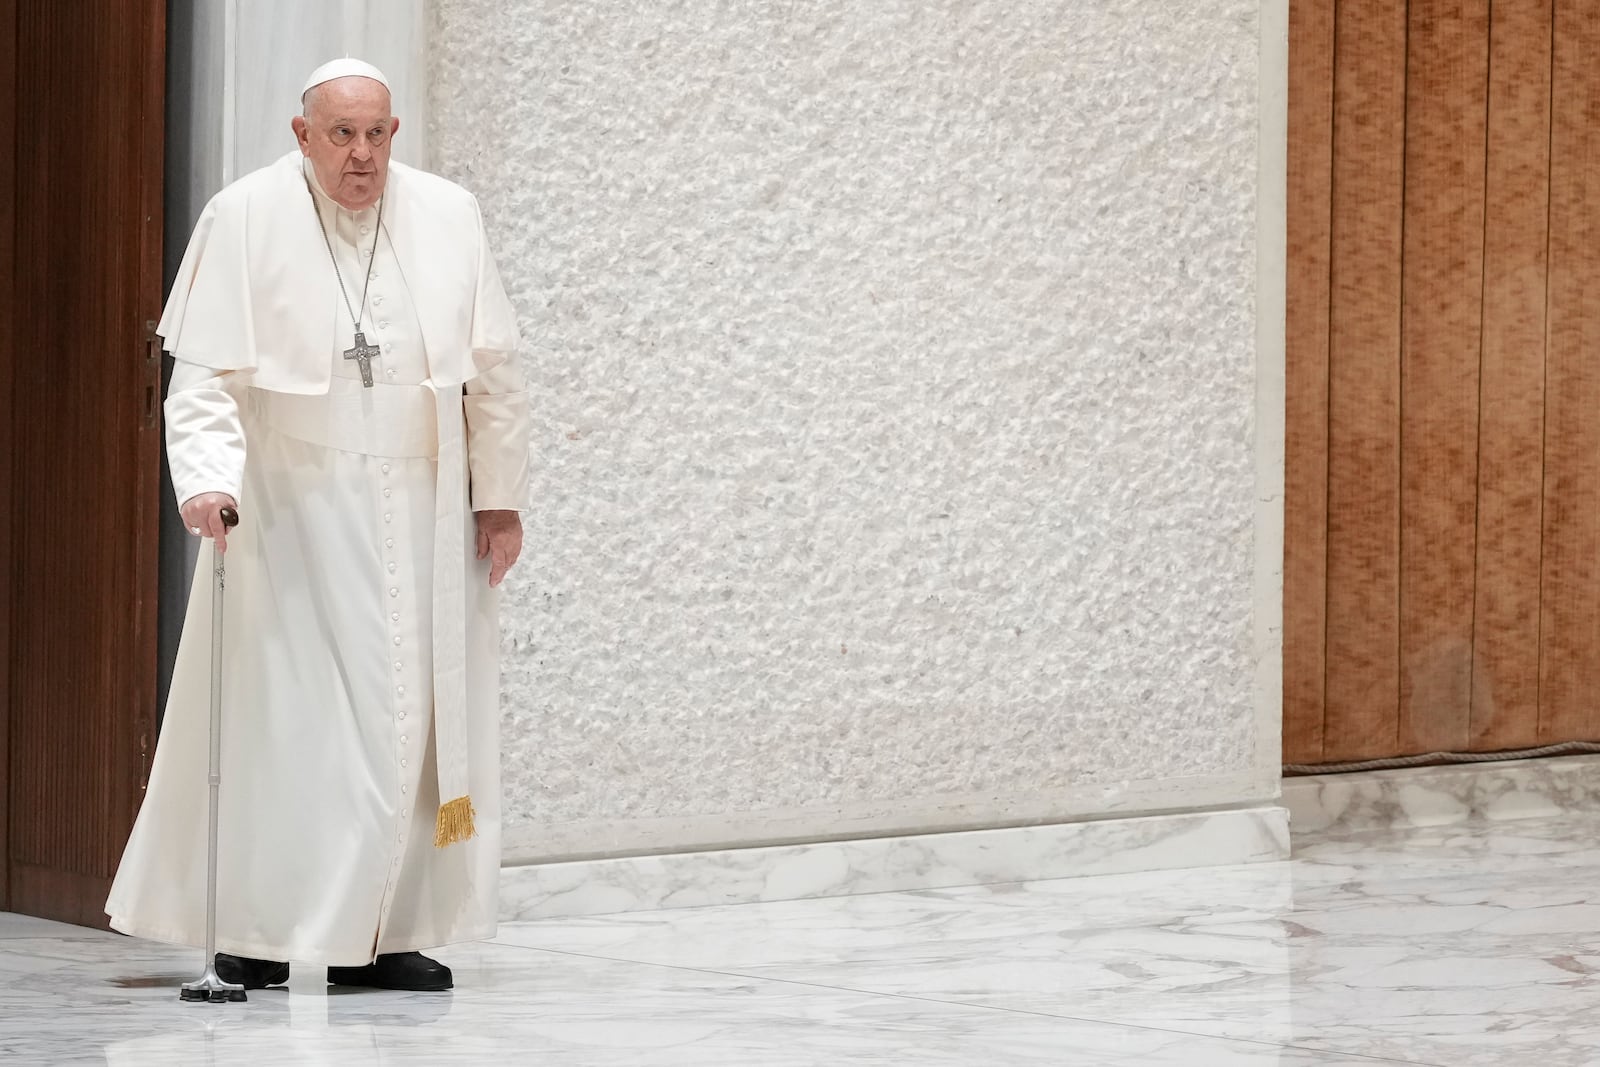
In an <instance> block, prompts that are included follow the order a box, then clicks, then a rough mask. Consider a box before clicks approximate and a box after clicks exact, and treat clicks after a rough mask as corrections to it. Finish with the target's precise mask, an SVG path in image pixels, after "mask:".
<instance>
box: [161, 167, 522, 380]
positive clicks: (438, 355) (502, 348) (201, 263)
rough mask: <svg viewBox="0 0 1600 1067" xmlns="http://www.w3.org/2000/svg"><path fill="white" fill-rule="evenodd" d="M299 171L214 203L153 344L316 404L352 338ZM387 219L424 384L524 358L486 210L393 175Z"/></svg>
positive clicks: (457, 193)
mask: <svg viewBox="0 0 1600 1067" xmlns="http://www.w3.org/2000/svg"><path fill="white" fill-rule="evenodd" d="M301 160H302V156H301V154H300V152H299V151H293V152H290V153H288V154H287V155H285V156H283V157H282V158H281V159H279V160H278V161H277V162H275V163H273V164H271V165H269V166H266V167H263V168H261V169H260V170H257V171H254V172H252V173H250V174H247V175H245V176H244V177H243V178H241V179H239V180H238V181H236V182H234V183H233V184H232V185H230V186H228V187H227V188H226V189H223V190H222V191H221V192H219V193H218V194H217V195H216V196H214V197H212V199H211V202H210V203H209V204H207V205H206V208H205V211H204V212H202V213H201V215H200V221H199V222H198V223H197V224H196V225H195V230H194V235H193V236H192V237H191V238H190V239H189V248H188V250H187V251H186V252H185V253H184V256H183V263H182V265H181V266H180V267H179V268H178V276H177V278H176V279H175V280H174V281H173V285H172V293H171V295H170V296H169V297H168V298H167V306H166V310H165V312H164V313H163V314H162V316H161V322H160V324H159V325H158V326H157V327H156V332H157V333H159V334H160V335H161V337H162V338H163V341H164V347H165V348H166V350H167V351H169V352H171V353H172V354H173V355H174V356H176V357H177V358H178V359H181V360H184V361H186V362H189V363H196V364H199V365H201V366H205V367H214V368H216V369H218V370H234V371H244V372H249V373H250V374H251V375H252V377H251V384H252V385H255V386H258V387H260V388H263V389H270V390H273V391H276V392H283V393H309V394H321V393H326V392H327V391H328V385H329V379H330V378H331V376H332V368H333V359H332V357H333V356H335V355H337V350H340V349H343V348H346V347H348V346H349V345H350V343H351V338H350V337H348V336H344V335H345V334H348V332H349V329H350V327H349V325H348V323H347V322H346V319H347V313H346V312H345V310H344V305H343V300H342V298H341V296H340V293H339V282H338V279H337V278H336V277H335V275H334V270H333V265H332V263H331V262H330V260H329V257H328V252H327V249H326V247H325V246H324V244H323V236H322V230H321V228H320V227H319V225H318V223H317V214H316V209H315V207H314V205H313V201H312V196H311V192H310V190H309V189H308V188H307V186H306V181H305V177H304V174H303V171H302V170H301V166H302V164H301ZM383 214H384V221H383V224H384V228H385V229H386V230H387V231H388V233H389V236H390V239H391V240H392V241H393V244H394V250H395V255H396V258H397V259H398V260H399V262H400V269H401V272H402V273H403V274H404V275H405V282H406V287H407V289H409V290H410V292H411V296H412V299H413V300H414V302H415V305H416V309H417V317H418V319H419V320H420V322H421V327H422V339H423V344H424V345H425V347H426V348H427V355H428V368H429V373H430V379H429V384H431V385H432V386H433V387H434V388H436V389H441V388H448V387H451V386H458V385H460V384H462V383H463V382H466V381H468V380H470V379H472V378H475V377H477V376H478V375H479V374H482V373H483V372H484V371H487V370H490V369H491V368H493V367H495V366H498V365H499V364H500V363H502V362H504V361H505V360H506V359H507V358H508V357H509V356H510V355H511V353H513V352H515V351H516V349H517V343H518V338H517V325H516V314H515V312H514V311H513V310H512V307H511V303H510V301H509V300H507V298H506V293H505V288H504V286H503V285H502V284H501V281H500V275H499V272H498V271H496V270H495V266H494V259H493V257H492V256H491V255H490V253H489V247H488V241H487V240H486V239H485V236H484V230H483V219H482V215H481V214H480V212H479V210H478V202H477V200H476V199H475V198H474V197H473V196H472V194H471V193H469V192H467V191H466V190H465V189H463V188H461V187H460V186H458V185H455V184H454V183H452V182H449V181H446V180H445V179H443V178H440V177H437V176H436V175H432V174H428V173H427V172H425V171H420V170H415V169H413V168H411V167H407V166H404V165H403V164H400V163H391V164H390V165H389V177H388V183H387V187H386V188H385V190H384V205H383ZM347 284H348V283H347Z"/></svg>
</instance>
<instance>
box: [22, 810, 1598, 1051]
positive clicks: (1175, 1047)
mask: <svg viewBox="0 0 1600 1067" xmlns="http://www.w3.org/2000/svg"><path fill="white" fill-rule="evenodd" d="M1597 841H1600V813H1597V814H1593V815H1590V814H1569V815H1565V816H1562V817H1560V818H1558V819H1548V820H1521V821H1514V822H1505V823H1494V824H1483V823H1478V824H1457V825H1454V826H1446V827H1436V828H1421V829H1416V828H1414V829H1407V830H1404V831H1385V830H1365V831H1360V832H1349V833H1343V834H1330V835H1326V836H1323V837H1320V838H1318V839H1317V840H1316V841H1314V842H1312V843H1305V842H1302V843H1300V844H1299V845H1298V847H1297V850H1296V856H1295V858H1294V859H1293V860H1292V861H1290V862H1287V863H1275V864H1256V865H1251V866H1243V867H1220V868H1211V869H1205V870H1192V871H1162V872H1156V873H1149V874H1136V875H1115V876H1105V877H1097V878H1083V879H1074V880H1068V881H1052V882H1032V883H1026V884H1016V885H1002V886H986V887H981V888H970V889H950V890H939V891H928V892H915V893H888V894H881V895H876V896H862V897H852V898H840V899H831V900H810V901H799V902H792V903H776V904H752V905H741V906H733V907H715V908H700V909H692V910H681V911H669V912H651V913H640V914H631V915H620V916H611V917H601V918H588V919H560V920H557V919H552V920H544V921H539V922H526V923H518V924H515V925H510V926H506V927H503V928H502V931H501V936H500V937H499V938H498V939H497V940H495V941H493V942H490V943H485V944H480V945H473V946H465V947H458V948H454V949H449V950H444V951H441V952H440V953H438V955H439V956H440V957H441V958H443V959H444V960H445V961H446V962H448V963H450V964H451V965H452V966H453V967H454V968H455V971H456V981H457V987H458V988H457V989H456V991H455V992H454V993H453V994H433V995H424V994H401V993H381V992H339V991H331V990H329V989H328V987H327V986H325V985H324V984H323V983H322V981H321V979H322V974H321V972H320V970H317V969H313V968H299V969H297V972H296V974H295V975H294V978H293V980H292V982H291V983H290V985H289V987H288V989H287V990H268V991H263V992H258V993H252V994H251V998H250V1002H249V1003H248V1004H233V1005H187V1004H182V1003H180V1002H179V1001H178V999H177V986H178V984H179V983H180V982H182V981H184V980H186V979H187V978H190V977H192V976H193V974H192V972H193V971H194V970H195V963H196V961H195V959H194V955H195V954H194V953H193V952H192V951H190V950H182V949H173V948H170V947H167V946H164V945H157V944H151V943H148V942H142V941H135V940H130V939H127V938H120V937H115V936H112V935H107V934H100V933H96V932H93V931H87V930H81V929H78V928H74V927H66V926H59V925H55V924H51V923H44V922H40V921H37V920H32V919H23V918H19V917H15V916H0V1062H4V1063H7V1064H10V1063H16V1064H51V1065H54V1064H80V1063H88V1064H99V1063H104V1064H113V1065H139V1067H145V1065H152V1067H154V1065H159V1067H173V1065H191V1064H193V1065H212V1064H230V1065H231V1064H240V1065H244V1064H249V1065H255V1064H330V1065H331V1064H340V1065H359V1064H384V1065H391V1064H419V1065H421V1064H426V1065H449V1064H497V1065H512V1064H538V1065H550V1067H557V1065H562V1067H564V1065H574V1067H579V1065H581V1067H646V1065H658V1064H659V1065H667V1064H673V1065H679V1064H681V1065H691V1064H693V1065H702V1064H739V1065H762V1067H765V1065H771V1067H785V1065H801V1064H806V1065H810V1064H829V1065H834V1064H913V1065H919V1067H920V1065H944V1064H982V1065H992V1064H993V1065H998V1064H1075V1065H1076V1064H1082V1065H1099V1064H1114V1065H1124V1064H1126V1065H1138V1067H1167V1065H1171V1067H1211V1065H1217V1067H1222V1065H1233V1064H1238V1065H1250V1067H1257V1065H1266V1064H1287V1065H1295V1067H1301V1065H1310V1064H1368V1065H1371V1064H1397V1063H1406V1064H1436V1065H1449V1067H1469V1065H1472V1067H1475V1065H1480V1064H1482V1065H1491V1064H1492V1065H1515V1067H1521V1065H1528V1067H1577V1065H1588V1064H1600V979H1597V978H1596V975H1597V973H1600V845H1597V844H1596V842H1597Z"/></svg>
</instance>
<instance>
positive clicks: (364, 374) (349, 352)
mask: <svg viewBox="0 0 1600 1067" xmlns="http://www.w3.org/2000/svg"><path fill="white" fill-rule="evenodd" d="M344 358H345V359H353V360H355V361H356V366H358V367H360V368H361V384H362V385H364V386H366V387H367V388H368V389H371V388H372V361H373V360H374V359H377V358H378V346H377V345H369V344H367V335H366V334H364V333H362V332H361V331H360V330H357V331H356V343H355V344H354V345H353V346H351V347H350V348H347V349H345V350H344Z"/></svg>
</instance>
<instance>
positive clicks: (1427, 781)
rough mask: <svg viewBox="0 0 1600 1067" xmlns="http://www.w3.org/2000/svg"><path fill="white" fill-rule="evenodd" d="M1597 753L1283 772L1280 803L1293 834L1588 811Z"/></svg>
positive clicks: (1598, 779) (1598, 768) (1598, 770)
mask: <svg viewBox="0 0 1600 1067" xmlns="http://www.w3.org/2000/svg"><path fill="white" fill-rule="evenodd" d="M1597 801H1600V756H1556V757H1551V758H1548V759H1529V760H1503V761H1496V762H1493V763H1466V764H1451V765H1448V766H1441V767H1411V768H1405V769H1402V770H1390V771H1363V772H1358V773H1355V774H1319V775H1307V776H1306V777H1304V778H1286V779H1284V783H1283V803H1284V806H1285V807H1287V808H1288V809H1289V817H1290V825H1291V826H1292V828H1293V831H1294V833H1295V835H1296V836H1299V835H1302V834H1310V833H1323V832H1329V831H1334V832H1338V831H1345V830H1377V829H1392V828H1403V827H1414V826H1442V825H1447V824H1449V823H1458V822H1467V821H1469V820H1474V819H1477V820H1484V821H1490V822H1496V821H1503V820H1508V819H1529V818H1541V817H1548V816H1552V815H1560V814H1562V813H1564V812H1569V811H1593V810H1595V808H1596V806H1597Z"/></svg>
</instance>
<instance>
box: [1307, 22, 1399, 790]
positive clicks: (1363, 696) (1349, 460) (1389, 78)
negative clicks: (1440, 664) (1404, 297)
mask: <svg viewBox="0 0 1600 1067" xmlns="http://www.w3.org/2000/svg"><path fill="white" fill-rule="evenodd" d="M1335 32H1336V34H1337V51H1336V54H1335V57H1334V86H1333V112H1334V120H1333V140H1334V155H1333V196H1332V204H1333V218H1332V252H1331V267H1330V277H1331V290H1332V307H1331V313H1330V318H1329V375H1328V378H1329V380H1328V563H1327V583H1328V601H1327V679H1328V680H1327V690H1326V692H1327V695H1326V702H1327V704H1326V714H1325V723H1326V726H1325V733H1324V744H1323V756H1324V758H1325V759H1329V760H1339V759H1353V758H1359V757H1363V756H1368V755H1374V754H1377V755H1387V754H1389V753H1391V752H1392V751H1393V750H1394V746H1395V741H1396V729H1397V707H1398V700H1399V673H1400V664H1399V639H1400V637H1399V583H1400V301H1401V292H1400V251H1401V215H1402V198H1403V197H1402V194H1403V187H1404V186H1403V181H1404V179H1403V168H1404V156H1405V140H1404V138H1405V62H1406V48H1405V41H1406V17H1405V5H1403V4H1394V3H1389V2H1385V0H1342V2H1341V3H1340V4H1339V5H1338V8H1337V12H1336V31H1335Z"/></svg>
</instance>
